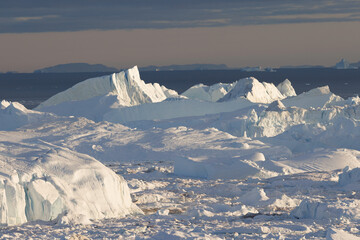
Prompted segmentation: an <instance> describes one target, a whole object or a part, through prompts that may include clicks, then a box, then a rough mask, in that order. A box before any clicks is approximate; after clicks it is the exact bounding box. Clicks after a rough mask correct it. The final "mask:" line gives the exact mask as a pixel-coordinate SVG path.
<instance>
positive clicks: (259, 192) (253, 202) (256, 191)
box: [240, 187, 269, 206]
mask: <svg viewBox="0 0 360 240" xmlns="http://www.w3.org/2000/svg"><path fill="white" fill-rule="evenodd" d="M267 200H269V198H268V196H266V193H265V191H264V189H262V188H258V187H256V188H253V189H252V190H251V191H249V192H247V193H246V194H244V195H243V196H241V197H240V201H241V202H242V203H244V204H246V205H250V206H258V205H262V204H264V203H265V202H266V201H267Z"/></svg>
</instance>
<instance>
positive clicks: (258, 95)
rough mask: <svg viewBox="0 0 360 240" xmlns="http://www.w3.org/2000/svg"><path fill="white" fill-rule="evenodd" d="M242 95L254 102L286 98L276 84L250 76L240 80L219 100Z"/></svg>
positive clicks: (231, 98)
mask: <svg viewBox="0 0 360 240" xmlns="http://www.w3.org/2000/svg"><path fill="white" fill-rule="evenodd" d="M240 97H243V98H246V99H248V100H249V101H251V102H254V103H271V102H273V101H275V100H279V99H283V98H285V97H284V96H283V95H282V94H281V92H280V91H279V90H278V89H277V88H276V87H275V85H274V84H272V83H266V82H263V83H260V82H259V81H258V80H257V79H256V78H254V77H249V78H243V79H240V80H238V81H237V82H236V83H235V86H234V87H233V88H232V89H231V90H230V92H228V93H227V94H226V95H225V96H224V97H223V98H221V99H219V101H220V102H223V101H230V100H234V99H237V98H240Z"/></svg>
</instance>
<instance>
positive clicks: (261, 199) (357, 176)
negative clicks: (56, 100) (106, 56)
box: [0, 70, 360, 239]
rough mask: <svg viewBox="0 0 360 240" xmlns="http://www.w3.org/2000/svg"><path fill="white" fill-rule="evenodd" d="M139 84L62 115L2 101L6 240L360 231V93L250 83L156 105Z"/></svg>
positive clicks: (1, 232) (204, 89)
mask: <svg viewBox="0 0 360 240" xmlns="http://www.w3.org/2000/svg"><path fill="white" fill-rule="evenodd" d="M132 72H133V71H130V70H129V71H128V74H130V75H129V77H126V74H125V73H124V74H125V75H124V76H125V77H124V78H123V80H126V81H128V80H129V79H133V80H134V79H138V80H139V79H140V77H136V76H135V75H136V74H135V73H136V72H137V71H135V73H134V72H133V73H134V75H131V73H132ZM109 79H110V78H108V80H109ZM119 79H120V78H119ZM119 79H118V80H119ZM97 81H99V82H98V83H100V82H101V81H100V80H97ZM85 82H86V81H85ZM90 82H91V81H90ZM95 82H96V81H95ZM109 82H110V80H109ZM120 82H121V81H120ZM135 82H136V84H135ZM137 82H138V81H135V80H134V81H133V82H132V83H131V84H130V85H126V84H125V85H124V86H125V87H124V88H123V87H121V88H116V87H113V88H111V86H110V87H108V88H105V87H104V88H103V91H100V90H99V89H100V87H99V86H98V85H96V84H94V83H91V84H89V82H88V83H87V84H85V85H84V88H85V89H87V88H89V87H90V86H93V87H94V86H97V87H95V88H96V89H97V90H96V91H98V92H101V94H99V95H95V94H92V95H91V94H88V95H87V96H86V97H88V98H87V99H81V100H78V101H65V102H63V103H60V104H57V105H54V106H49V107H48V109H52V112H54V113H56V114H59V115H63V116H62V117H59V116H57V115H55V114H50V113H46V111H44V112H37V111H31V110H27V109H26V108H24V107H23V106H22V105H20V104H18V103H10V102H7V101H2V102H1V109H0V123H1V124H0V127H1V129H0V130H2V131H0V166H1V168H0V221H1V224H2V225H0V226H1V227H0V239H29V238H35V239H53V238H55V239H56V238H58V239H86V238H91V239H103V238H109V239H114V238H115V239H116V238H119V239H357V238H358V237H359V236H360V228H359V225H360V210H359V209H360V208H359V205H360V201H359V199H360V195H359V191H360V187H359V182H360V170H359V169H360V145H359V139H360V125H359V123H360V99H359V97H354V98H349V99H346V100H344V99H342V98H340V97H338V96H336V95H334V94H333V93H331V91H330V89H329V88H328V87H327V86H325V87H320V88H316V89H313V90H311V91H309V92H306V93H302V94H299V95H297V96H296V94H295V91H294V89H293V88H292V86H291V83H290V82H289V81H288V80H285V81H284V82H283V83H281V84H279V85H278V86H277V87H275V86H274V85H273V84H269V83H260V82H259V81H257V80H256V79H254V78H247V79H241V80H239V81H237V82H235V83H233V84H217V85H213V86H205V85H197V86H194V87H192V88H190V89H189V90H188V92H187V93H186V95H187V96H186V97H187V98H185V97H183V96H177V95H176V94H172V93H171V91H170V90H166V89H165V88H161V89H162V91H163V93H164V95H165V97H159V98H158V97H156V98H151V99H150V100H149V101H148V100H144V99H148V98H145V97H144V98H142V97H140V96H145V95H146V96H149V95H151V96H155V95H156V94H153V93H154V92H153V90H151V91H150V90H149V89H153V88H157V87H155V86H156V84H155V85H151V86H152V87H149V89H148V90H149V91H150V92H152V93H151V94H150V93H149V91H148V92H147V93H149V94H145V92H146V91H147V90H144V89H147V87H146V86H147V85H145V87H144V85H141V84H140V83H137ZM119 84H120V83H119ZM102 86H104V85H102ZM129 86H131V87H129ZM114 89H122V90H124V91H122V90H121V91H122V93H125V92H127V93H128V96H129V97H130V96H132V97H130V98H125V97H124V95H121V94H118V93H117V92H114ZM96 91H95V92H96ZM116 91H117V90H116ZM121 91H120V92H121ZM159 91H160V90H159ZM90 92H91V91H90ZM92 93H93V92H92ZM90 95H91V96H90ZM79 96H80V95H79ZM157 96H160V95H157ZM124 99H125V100H126V99H127V100H126V101H124ZM141 99H142V100H141ZM154 99H155V100H154ZM156 99H157V100H156ZM160 99H162V100H160ZM217 99H221V100H220V101H216V100H217ZM143 100H144V101H143ZM158 100H159V101H158ZM124 102H127V104H128V105H126V104H123V103H124ZM135 103H136V104H138V105H135V106H132V105H133V104H135ZM125 105H126V106H125ZM44 109H45V108H43V110H44ZM69 115H74V116H85V117H86V118H81V117H80V118H78V117H71V116H69ZM103 120H107V121H103ZM120 123H121V124H120ZM95 159H96V160H95ZM103 164H105V165H106V167H105V166H104V165H103ZM120 175H121V176H123V177H121V176H120ZM125 180H126V182H125ZM135 204H136V206H135ZM137 213H144V215H141V214H137ZM124 216H125V217H124ZM79 223H87V224H84V225H83V224H79ZM19 224H20V225H19ZM9 225H16V226H9Z"/></svg>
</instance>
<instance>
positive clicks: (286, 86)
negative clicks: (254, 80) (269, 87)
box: [276, 79, 296, 97]
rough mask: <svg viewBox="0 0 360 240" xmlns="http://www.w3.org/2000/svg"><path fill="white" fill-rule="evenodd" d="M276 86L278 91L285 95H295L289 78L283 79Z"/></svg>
mask: <svg viewBox="0 0 360 240" xmlns="http://www.w3.org/2000/svg"><path fill="white" fill-rule="evenodd" d="M276 87H277V89H279V91H280V93H281V94H282V95H284V96H285V97H293V96H296V92H295V89H294V88H293V86H292V85H291V82H290V81H289V79H285V80H284V81H283V82H281V83H279V84H278V85H277V86H276Z"/></svg>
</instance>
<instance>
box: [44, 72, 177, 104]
mask: <svg viewBox="0 0 360 240" xmlns="http://www.w3.org/2000/svg"><path fill="white" fill-rule="evenodd" d="M107 94H113V95H116V96H117V99H118V103H119V105H121V106H134V105H139V104H142V103H150V102H160V101H163V100H164V99H166V98H167V97H173V96H177V95H178V94H177V93H176V92H175V91H174V90H170V89H167V88H166V87H164V86H160V85H159V84H158V83H155V84H151V83H145V82H144V81H143V80H141V79H140V74H139V70H138V68H137V66H135V67H133V68H130V69H128V70H126V71H122V72H119V73H113V74H111V75H107V76H103V77H96V78H91V79H88V80H85V81H83V82H80V83H78V84H76V85H74V86H73V87H71V88H69V89H68V90H66V91H64V92H61V93H58V94H56V95H55V96H53V97H51V98H49V99H48V100H46V101H45V102H43V103H41V104H40V105H39V106H38V107H37V109H44V108H46V107H49V106H53V105H57V104H60V103H63V102H69V101H81V100H87V99H90V98H93V97H98V96H104V95H107Z"/></svg>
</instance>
